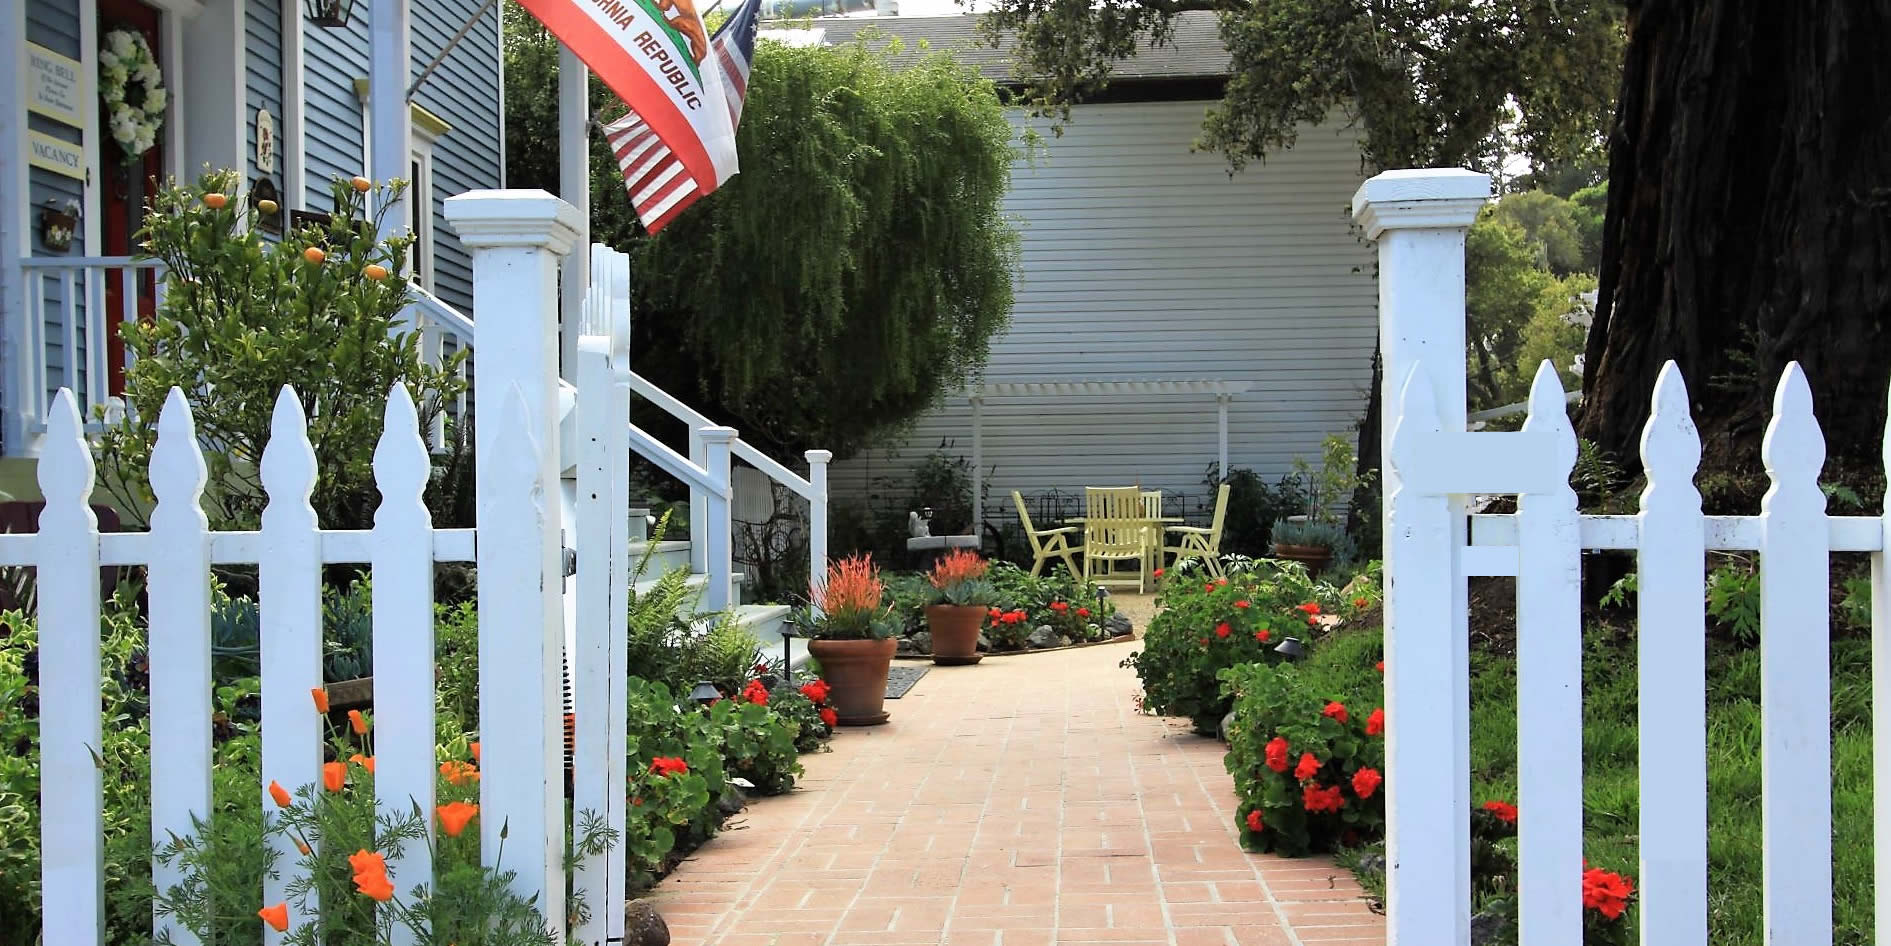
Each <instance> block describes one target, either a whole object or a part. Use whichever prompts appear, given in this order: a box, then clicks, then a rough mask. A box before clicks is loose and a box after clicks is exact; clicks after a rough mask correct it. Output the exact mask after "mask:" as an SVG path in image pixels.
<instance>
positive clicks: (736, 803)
mask: <svg viewBox="0 0 1891 946" xmlns="http://www.w3.org/2000/svg"><path fill="white" fill-rule="evenodd" d="M748 804H749V799H748V796H747V795H745V794H743V793H742V790H741V789H740V788H737V787H735V786H734V785H728V786H725V787H724V789H723V793H722V797H721V798H719V799H717V800H716V810H717V811H720V812H722V816H723V817H724V818H733V817H735V816H736V815H738V814H740V813H741V812H742V809H744V808H747V807H748ZM663 941H664V942H666V943H667V942H669V941H670V940H669V938H668V937H667V936H666V937H665V938H664V940H663Z"/></svg>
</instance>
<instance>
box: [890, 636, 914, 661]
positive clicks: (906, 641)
mask: <svg viewBox="0 0 1891 946" xmlns="http://www.w3.org/2000/svg"><path fill="white" fill-rule="evenodd" d="M893 652H894V653H895V654H898V655H900V656H901V657H910V656H912V655H914V654H917V653H919V648H917V647H914V646H913V640H912V638H910V637H902V638H900V642H899V645H898V646H896V647H894V648H893Z"/></svg>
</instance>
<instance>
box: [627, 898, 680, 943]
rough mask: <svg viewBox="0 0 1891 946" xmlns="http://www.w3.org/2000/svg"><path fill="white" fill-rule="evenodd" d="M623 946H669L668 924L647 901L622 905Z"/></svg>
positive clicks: (636, 901)
mask: <svg viewBox="0 0 1891 946" xmlns="http://www.w3.org/2000/svg"><path fill="white" fill-rule="evenodd" d="M624 946H670V924H668V923H665V922H663V915H662V914H660V913H658V912H657V908H656V907H653V906H651V905H650V903H649V901H647V900H632V901H630V902H629V903H627V904H624Z"/></svg>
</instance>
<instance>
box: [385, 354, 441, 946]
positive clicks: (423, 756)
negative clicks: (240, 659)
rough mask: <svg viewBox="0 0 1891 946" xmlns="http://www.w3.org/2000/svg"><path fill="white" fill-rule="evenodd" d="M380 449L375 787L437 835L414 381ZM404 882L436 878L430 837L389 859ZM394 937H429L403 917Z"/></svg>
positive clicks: (427, 562) (413, 942) (398, 394)
mask: <svg viewBox="0 0 1891 946" xmlns="http://www.w3.org/2000/svg"><path fill="white" fill-rule="evenodd" d="M384 416H385V417H386V426H385V427H383V428H382V431H381V440H380V442H379V443H378V444H376V446H375V449H374V482H375V485H376V486H377V487H378V488H379V490H380V493H381V504H380V506H379V507H377V508H376V509H375V512H374V543H373V545H374V563H373V565H374V571H373V575H374V582H373V584H372V585H371V588H372V590H373V595H374V602H373V608H374V758H375V773H374V793H375V805H376V807H378V808H379V809H380V810H381V811H384V812H394V813H396V814H399V813H403V812H408V811H414V812H417V813H418V814H419V815H420V818H421V820H422V822H423V823H424V824H425V825H426V826H427V832H428V834H427V837H429V838H431V837H432V836H433V834H432V831H433V824H434V815H433V807H434V805H433V803H434V785H435V782H434V779H435V769H434V744H435V733H434V664H433V660H434V652H433V554H432V549H431V545H432V544H433V543H432V541H431V539H432V533H433V517H432V515H431V514H430V513H428V511H427V505H426V503H425V502H423V501H422V498H421V495H422V493H424V492H425V490H426V488H427V480H428V478H429V476H430V475H431V473H432V471H433V465H432V458H431V457H429V456H428V452H427V444H426V441H424V440H422V439H421V436H420V418H419V416H418V415H417V414H416V412H415V411H414V401H413V398H412V397H411V396H409V395H408V393H407V388H406V386H405V385H398V384H397V385H395V386H394V390H393V392H392V393H391V394H390V395H389V396H388V399H387V412H386V414H385V415H384ZM388 867H389V873H390V874H392V875H393V878H394V881H395V886H396V887H397V888H399V889H401V890H403V891H407V890H412V889H413V888H414V887H415V886H416V885H418V884H423V883H424V884H427V885H428V886H429V887H431V886H432V883H431V879H432V877H433V858H432V855H431V854H430V845H428V844H425V843H409V844H405V845H403V846H402V848H401V850H400V852H399V853H398V854H396V855H395V856H393V857H390V858H389V859H388ZM391 936H392V939H391V942H392V943H393V946H417V944H418V943H419V939H418V938H417V937H416V936H415V935H414V933H413V931H412V930H409V929H408V928H407V927H406V926H404V925H402V924H395V927H394V930H393V932H392V934H391Z"/></svg>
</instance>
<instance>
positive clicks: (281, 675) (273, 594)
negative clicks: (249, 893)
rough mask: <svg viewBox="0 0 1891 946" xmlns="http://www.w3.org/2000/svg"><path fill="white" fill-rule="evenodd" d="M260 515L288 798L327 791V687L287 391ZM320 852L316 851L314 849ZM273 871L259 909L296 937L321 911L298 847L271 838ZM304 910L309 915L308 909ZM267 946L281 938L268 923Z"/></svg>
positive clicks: (275, 424)
mask: <svg viewBox="0 0 1891 946" xmlns="http://www.w3.org/2000/svg"><path fill="white" fill-rule="evenodd" d="M261 472H262V479H263V489H264V490H266V491H267V492H268V494H269V504H268V505H267V506H265V507H263V528H262V541H261V549H260V551H259V555H258V562H257V565H258V569H257V588H258V595H257V597H258V599H259V600H258V602H257V604H258V606H259V611H260V614H261V620H262V633H261V640H262V664H263V684H262V685H263V713H264V719H265V723H266V724H265V725H264V726H263V727H262V730H263V782H262V785H261V786H258V788H259V789H266V788H267V787H268V785H269V783H271V782H275V783H278V784H280V785H281V786H282V787H284V788H286V789H288V790H289V791H291V792H295V791H298V790H300V789H301V788H303V787H304V786H308V785H314V786H318V787H319V786H320V785H321V783H322V735H323V733H322V726H323V721H322V717H321V716H320V715H319V714H318V713H316V711H315V707H314V705H313V703H312V701H311V697H310V695H309V694H310V691H311V690H314V689H317V688H319V687H321V686H322V536H321V531H320V528H321V527H320V524H319V523H318V522H317V521H316V518H315V509H314V507H312V506H310V505H309V496H310V494H311V493H312V492H313V491H314V489H315V475H316V469H315V448H314V447H312V446H310V444H309V434H308V421H307V419H306V418H305V417H304V416H303V414H302V402H301V400H300V398H298V397H297V395H296V393H295V389H294V388H292V387H289V386H288V385H284V386H283V388H282V393H281V394H280V395H279V396H278V397H277V398H276V410H275V415H274V416H273V417H272V418H271V419H270V436H269V444H268V445H267V446H265V447H264V448H263V461H262V469H261ZM311 843H319V842H311ZM270 845H271V847H272V848H273V849H274V850H275V852H276V866H277V870H276V872H275V873H274V874H272V875H269V876H265V877H264V878H263V902H264V903H272V904H273V903H279V902H284V901H288V902H289V926H290V928H291V929H294V928H296V927H299V926H301V925H302V924H304V923H306V922H308V921H309V920H310V919H311V916H310V915H309V913H308V912H306V911H315V910H319V909H320V903H319V902H318V900H317V898H316V897H315V895H314V894H313V893H311V894H310V895H309V897H308V899H307V901H306V902H302V903H298V902H296V901H295V900H294V899H293V898H290V897H289V896H288V889H289V886H290V885H291V884H293V883H295V882H296V881H297V880H298V879H303V878H305V877H306V876H307V871H306V870H305V869H304V868H303V866H302V863H301V862H302V858H301V856H300V854H299V852H298V851H297V850H296V843H295V839H293V838H291V837H289V836H288V835H287V834H286V833H276V834H273V835H271V836H270ZM304 908H306V911H305V909H304ZM257 924H258V925H259V926H261V927H262V928H263V942H264V943H265V946H276V944H277V943H280V942H281V941H282V939H283V934H281V933H278V932H276V931H275V930H273V929H271V928H269V927H268V926H267V925H265V924H263V923H262V921H261V920H258V921H257Z"/></svg>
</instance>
